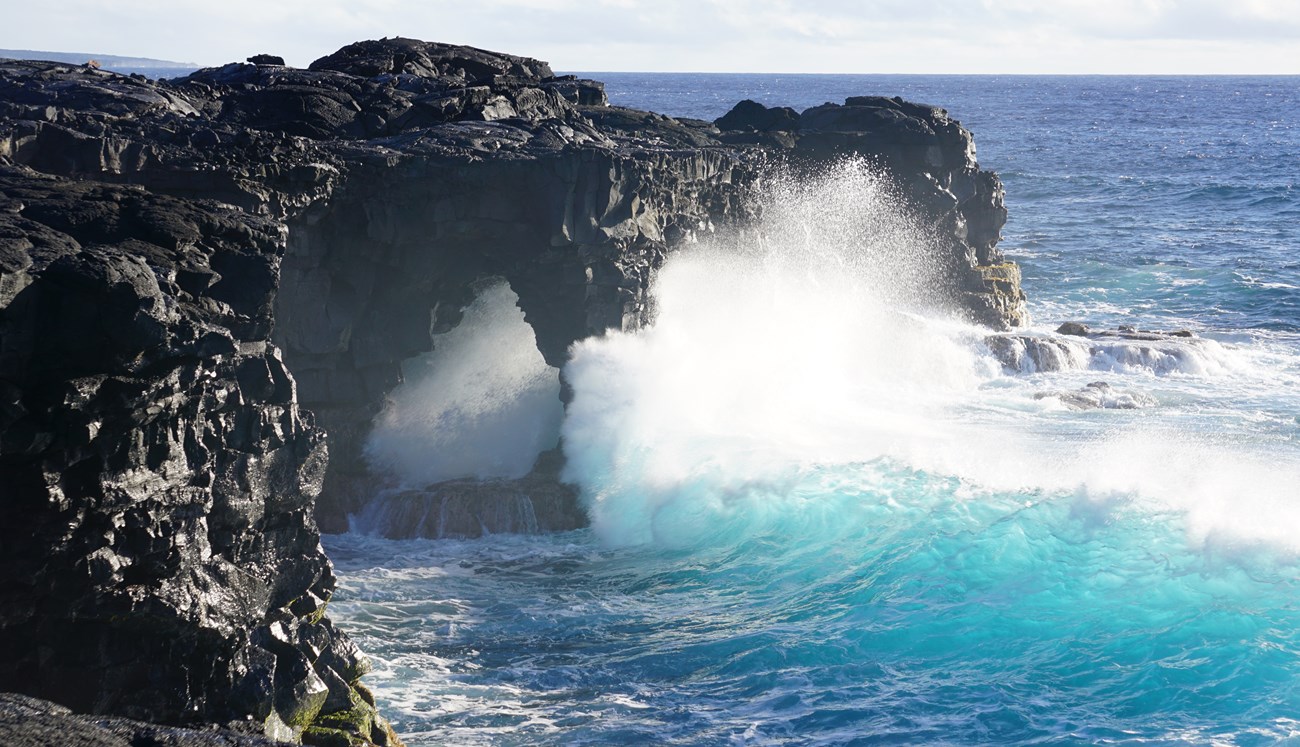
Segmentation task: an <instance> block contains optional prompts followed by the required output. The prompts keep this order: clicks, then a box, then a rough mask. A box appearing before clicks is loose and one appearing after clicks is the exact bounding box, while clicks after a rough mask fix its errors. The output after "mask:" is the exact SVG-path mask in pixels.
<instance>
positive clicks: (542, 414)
mask: <svg viewBox="0 0 1300 747" xmlns="http://www.w3.org/2000/svg"><path fill="white" fill-rule="evenodd" d="M518 300H519V297H518V296H516V295H515V293H514V291H512V290H510V286H509V285H507V284H506V283H505V281H504V280H497V281H490V282H488V283H487V284H484V285H482V286H481V287H480V288H479V290H478V295H477V297H476V298H475V300H474V302H473V303H472V304H470V306H469V307H468V308H467V309H465V316H464V319H463V321H462V322H461V323H460V325H458V326H457V327H456V328H455V329H452V330H451V331H450V332H446V333H444V334H441V335H438V336H437V337H436V338H435V342H434V350H433V352H430V353H426V354H425V355H423V356H420V357H419V358H416V359H414V360H411V361H407V362H406V364H404V365H403V370H402V374H403V378H404V381H403V383H402V384H401V385H400V386H398V387H397V388H396V389H394V390H393V392H392V393H391V394H390V395H389V401H388V404H387V406H386V407H385V408H384V411H383V412H382V413H381V414H380V415H379V417H378V418H377V419H376V421H375V426H374V430H373V431H372V432H371V435H370V437H369V438H368V440H367V442H366V457H367V459H368V460H369V461H370V463H371V465H372V468H374V469H376V470H377V471H379V472H381V473H386V474H389V475H392V476H393V477H395V478H396V479H398V480H399V481H400V482H401V483H402V484H403V485H406V486H413V487H421V486H424V485H428V484H431V483H435V482H440V481H442V480H451V479H455V478H461V477H480V478H487V477H509V478H513V477H522V476H523V475H524V474H526V473H527V472H528V470H529V469H530V468H531V467H532V466H533V462H534V461H535V460H536V459H537V455H538V454H539V453H541V452H542V451H545V450H546V449H551V448H554V447H555V444H556V441H557V439H558V437H559V426H560V420H561V419H562V418H563V417H564V408H563V406H562V405H561V403H560V378H559V371H558V370H557V369H555V368H551V367H550V366H548V365H547V364H546V361H545V360H544V359H543V358H542V354H541V353H540V352H538V350H537V341H536V339H535V338H534V336H533V331H532V328H531V327H529V326H528V324H527V322H525V321H524V315H523V312H522V311H520V310H519V308H518V307H517V306H516V303H517V301H518Z"/></svg>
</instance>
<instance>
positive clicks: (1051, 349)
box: [984, 322, 1223, 375]
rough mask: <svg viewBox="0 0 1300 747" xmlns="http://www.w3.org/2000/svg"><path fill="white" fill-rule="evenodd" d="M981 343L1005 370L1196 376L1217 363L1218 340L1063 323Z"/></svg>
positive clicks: (1187, 333)
mask: <svg viewBox="0 0 1300 747" xmlns="http://www.w3.org/2000/svg"><path fill="white" fill-rule="evenodd" d="M1063 330H1064V331H1063ZM984 345H985V347H986V348H987V349H988V351H989V352H990V353H991V354H992V355H993V356H994V357H995V358H997V360H998V361H999V362H1001V364H1002V367H1003V368H1004V369H1005V370H1006V371H1007V372H1008V373H1021V374H1032V373H1049V372H1052V371H1067V370H1078V369H1086V368H1092V369H1097V370H1103V371H1144V372H1147V373H1151V374H1156V375H1165V374H1170V373H1188V374H1202V373H1207V372H1211V371H1215V370H1218V369H1219V368H1221V367H1222V366H1223V363H1222V360H1221V352H1222V348H1221V347H1220V346H1219V345H1218V343H1216V342H1214V341H1213V340H1206V339H1203V338H1199V337H1196V336H1194V334H1193V333H1192V332H1190V331H1188V330H1178V331H1175V332H1157V331H1152V330H1138V329H1135V328H1132V327H1120V328H1119V329H1117V330H1113V331H1104V330H1103V331H1094V330H1088V328H1087V327H1085V326H1084V325H1082V324H1078V323H1075V322H1067V323H1066V324H1063V325H1061V327H1060V328H1059V329H1058V330H1057V334H1055V335H1052V334H1044V333H1038V332H1025V333H1004V334H995V335H989V336H988V337H986V338H984Z"/></svg>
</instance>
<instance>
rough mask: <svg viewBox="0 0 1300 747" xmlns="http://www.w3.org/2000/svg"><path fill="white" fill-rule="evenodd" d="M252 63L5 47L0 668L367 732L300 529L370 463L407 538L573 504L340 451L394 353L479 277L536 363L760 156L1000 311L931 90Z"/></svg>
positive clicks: (418, 52) (996, 204) (368, 424)
mask: <svg viewBox="0 0 1300 747" xmlns="http://www.w3.org/2000/svg"><path fill="white" fill-rule="evenodd" d="M258 62H260V63H263V64H231V65H227V66H225V67H221V68H213V69H207V70H202V71H199V72H197V73H195V74H193V75H191V76H188V77H186V78H182V79H178V80H173V81H168V82H160V81H150V80H146V79H143V78H139V77H135V78H132V77H125V76H120V75H115V74H112V73H108V72H104V71H100V70H95V69H92V68H86V67H75V66H68V65H60V64H55V63H43V62H0V330H3V337H0V395H2V398H0V485H3V486H4V492H3V500H2V501H0V515H2V516H3V518H4V522H3V529H0V539H2V540H3V542H0V566H3V570H4V573H3V581H0V601H3V610H4V611H3V612H0V631H2V634H0V653H3V655H4V656H3V658H4V662H3V664H0V687H5V688H12V689H15V690H19V691H23V692H28V693H32V694H36V695H42V696H46V697H49V698H52V699H54V700H56V701H59V702H63V703H66V704H68V705H72V706H74V707H76V708H78V709H83V710H89V711H94V712H112V713H120V714H128V715H133V716H137V717H142V718H149V719H160V720H166V721H173V722H181V721H222V720H228V719H232V718H234V719H239V718H252V719H254V720H256V721H257V722H258V723H260V724H263V725H264V726H265V728H266V730H268V733H273V734H277V735H288V736H299V735H301V734H303V733H304V730H306V731H307V732H311V730H312V729H317V730H320V729H326V730H329V729H335V730H338V729H343V730H344V731H346V730H348V729H351V730H352V732H353V733H354V735H355V736H357V737H358V738H360V739H364V740H369V741H372V742H377V743H382V742H383V741H384V740H386V739H388V737H387V736H386V732H385V730H384V729H383V728H382V725H381V722H379V721H376V720H374V719H373V718H370V719H369V720H363V721H364V724H361V723H360V722H358V723H354V724H353V725H352V726H346V725H340V724H341V722H340V721H338V720H337V719H335V720H333V721H330V720H328V719H326V718H325V715H327V714H330V713H339V712H342V711H346V710H349V709H353V710H355V708H358V707H360V706H358V705H357V704H358V702H359V699H360V700H364V698H363V697H362V695H361V694H359V693H363V691H362V690H361V689H359V688H358V687H357V686H356V682H357V679H358V678H359V677H360V675H361V673H362V671H363V670H364V664H363V663H362V662H361V659H360V658H359V656H358V654H357V652H356V651H355V649H353V648H352V647H351V646H350V644H348V643H347V641H346V638H344V637H343V636H342V635H341V634H340V633H338V632H337V631H335V630H333V628H332V627H331V626H330V625H329V623H328V619H327V618H325V617H323V611H324V607H323V606H324V603H325V601H326V600H327V599H328V597H329V595H330V593H331V591H332V589H333V578H332V575H331V572H330V566H329V562H328V560H327V559H326V558H325V557H324V555H323V553H322V552H321V551H320V549H319V544H318V538H319V535H318V531H317V524H316V522H315V519H319V521H320V523H321V525H322V526H324V527H325V528H327V529H328V530H331V531H341V530H343V529H345V528H346V526H347V523H346V521H347V516H348V515H349V514H354V513H357V512H359V511H361V510H362V509H363V508H364V505H365V503H366V501H367V500H369V499H370V498H371V497H373V496H374V495H375V494H376V493H377V491H378V489H380V488H383V487H385V486H387V487H395V488H402V489H406V490H413V491H417V492H422V493H423V494H426V495H434V494H436V495H438V496H442V497H440V498H438V500H440V501H443V502H444V503H445V502H448V501H450V502H451V503H453V504H455V505H456V506H458V507H460V508H458V509H457V512H458V513H457V516H458V517H459V518H457V519H456V521H455V522H452V524H445V523H444V524H443V525H440V526H441V527H442V528H441V529H437V530H428V532H426V533H433V534H437V532H446V531H447V527H448V526H452V525H453V524H454V526H455V527H456V528H455V531H454V532H451V533H452V534H456V535H465V534H472V533H474V522H475V521H477V522H479V527H478V528H479V530H488V531H491V530H492V529H493V528H492V527H488V526H485V525H483V523H482V522H483V521H489V522H490V521H493V520H492V519H490V518H489V519H483V518H482V517H492V516H499V517H504V518H501V521H503V522H507V523H510V525H511V526H512V527H517V528H521V529H524V530H528V529H530V528H538V529H553V528H565V527H568V526H573V525H576V524H579V523H581V522H582V521H583V520H584V519H583V516H582V513H581V512H580V511H578V510H576V507H575V505H574V504H573V503H572V501H571V499H570V498H566V497H565V496H566V495H571V493H568V494H566V493H564V492H562V491H557V490H554V489H552V488H554V487H555V486H556V485H557V478H556V477H555V476H556V475H558V474H559V473H560V465H556V464H550V463H548V459H552V460H553V459H554V456H551V457H547V456H546V454H547V453H550V454H552V455H553V454H554V452H545V453H544V454H543V455H542V458H541V459H539V461H538V463H537V464H536V465H535V467H534V468H533V469H531V470H530V471H529V472H528V473H527V474H526V475H525V476H523V477H518V476H508V475H493V476H492V479H494V480H499V481H501V482H499V483H496V484H497V485H499V486H500V490H499V491H498V492H499V493H500V494H501V495H507V494H508V496H515V497H508V499H507V500H505V501H504V503H502V502H500V501H498V503H500V504H501V506H504V508H500V507H499V509H500V510H496V509H493V510H487V509H483V508H482V507H483V506H484V505H487V504H488V503H491V501H492V500H494V499H491V498H487V497H484V489H483V488H482V486H478V487H475V486H470V485H466V484H464V483H457V482H454V481H455V480H464V479H467V478H466V477H464V476H462V477H452V478H451V479H452V480H453V482H452V483H447V482H446V481H443V483H439V484H441V485H443V487H441V488H438V487H436V486H435V487H434V488H431V487H430V486H428V485H420V484H402V480H401V478H400V476H398V475H394V474H393V471H392V470H390V469H387V468H385V467H384V466H383V465H382V464H379V465H378V466H377V464H376V461H375V460H374V459H368V458H367V454H366V448H365V446H366V444H367V442H368V440H369V439H371V437H372V435H373V433H374V424H375V419H376V417H377V416H379V415H380V414H381V413H382V412H384V409H385V406H386V404H387V402H388V399H389V397H390V395H392V394H393V392H394V390H395V389H396V388H397V387H398V386H399V384H401V383H402V382H403V380H404V378H405V377H406V373H405V370H406V369H409V367H410V365H411V361H413V360H416V359H419V358H420V357H421V356H423V355H424V354H426V353H428V352H429V351H430V350H434V349H436V347H437V344H438V339H439V335H443V334H446V333H448V332H449V331H452V330H454V329H456V328H457V327H458V326H459V325H460V324H461V323H462V319H463V318H464V316H465V314H466V309H467V308H469V307H470V306H471V305H472V304H473V302H474V300H475V299H476V298H477V297H479V294H480V290H481V288H482V287H483V284H484V283H485V282H486V281H488V280H490V279H498V282H501V283H504V287H506V288H508V289H509V291H510V293H512V294H513V297H514V298H515V299H517V300H516V301H515V303H516V304H517V306H518V309H519V310H520V311H521V312H522V315H523V318H524V320H525V322H526V324H527V325H528V327H529V328H530V329H531V332H532V342H533V344H534V345H535V346H536V348H537V351H538V352H539V354H540V356H541V359H542V360H543V361H544V362H545V363H546V364H549V365H550V366H552V367H558V366H560V365H562V364H563V363H564V362H565V360H566V357H567V355H568V350H569V348H570V346H571V345H572V344H573V343H574V342H575V341H579V340H582V339H584V338H587V337H591V336H597V335H602V334H604V333H605V332H606V331H607V330H611V329H614V330H627V329H633V328H637V327H640V326H643V325H645V324H646V323H647V322H648V321H650V320H651V319H652V317H653V313H654V309H653V306H652V303H651V301H650V294H649V288H650V283H651V278H652V276H653V275H654V273H655V272H656V270H657V269H658V268H659V267H661V265H662V264H663V262H664V260H665V258H666V257H667V256H668V255H669V254H670V253H671V252H673V251H674V250H676V249H677V248H679V247H682V246H685V245H687V244H691V243H694V242H697V241H698V240H699V239H700V238H701V237H707V236H708V235H710V234H713V233H715V232H719V231H723V230H730V229H732V228H743V227H744V226H747V225H749V224H751V223H752V222H753V219H754V217H755V207H754V200H753V199H752V197H753V194H754V192H755V190H756V187H758V186H759V185H760V184H761V183H762V182H763V181H764V180H765V179H766V177H767V175H768V174H769V173H770V172H771V170H772V169H774V168H781V169H786V170H790V169H793V170H796V171H797V170H799V169H817V168H818V164H825V163H827V162H829V161H832V160H836V159H839V158H841V157H846V156H847V157H860V158H866V159H868V160H870V161H871V162H872V163H874V164H876V165H877V166H878V167H879V168H880V169H883V170H884V171H885V172H886V173H888V174H889V175H890V178H891V179H892V180H893V181H895V182H896V183H897V185H898V188H899V189H898V192H899V194H901V195H902V196H903V198H904V199H905V200H906V201H907V202H908V203H909V206H910V209H911V210H912V211H913V212H914V213H915V214H916V216H918V218H919V222H920V224H922V225H924V226H925V227H926V230H927V231H928V232H929V234H928V239H927V240H929V241H932V242H937V244H939V245H941V246H943V247H945V248H946V251H947V257H948V260H947V261H946V263H945V267H946V272H945V273H944V274H942V276H940V277H939V278H938V279H937V280H936V283H938V284H941V285H943V286H944V288H943V289H942V290H944V291H945V292H946V295H948V296H949V297H950V298H951V299H952V300H953V303H954V304H955V305H956V306H957V307H959V308H961V309H964V310H965V312H966V313H967V315H968V316H970V317H971V318H973V319H975V320H978V321H981V322H984V323H986V324H989V325H991V326H995V327H1006V326H1014V325H1017V324H1019V323H1021V322H1022V320H1023V313H1024V312H1023V295H1022V294H1020V290H1019V275H1018V270H1017V268H1016V267H1015V266H1014V265H1013V264H1010V263H1007V262H1005V261H1004V259H1003V258H1002V257H1001V255H1000V253H999V252H998V251H997V249H996V246H995V245H996V241H997V238H998V232H999V230H1000V228H1001V226H1002V224H1003V222H1004V220H1005V209H1004V208H1003V206H1002V189H1001V185H1000V183H999V182H998V180H997V177H996V176H995V175H993V174H991V173H989V172H985V171H981V170H979V168H978V165H977V164H976V162H975V160H974V149H973V144H972V141H971V139H970V135H969V133H967V132H966V131H965V130H964V129H962V128H961V126H960V125H959V124H958V123H956V122H955V121H953V120H951V119H950V118H948V117H947V115H946V114H945V113H943V111H942V110H939V109H934V108H931V107H925V106H918V105H913V104H907V103H905V102H901V101H898V100H890V99H867V98H863V99H850V100H849V101H847V102H846V103H845V104H844V105H843V106H828V107H818V108H816V109H814V110H810V111H808V112H804V113H802V114H798V113H794V112H792V111H778V112H776V113H775V114H772V113H770V112H769V113H766V114H764V113H763V112H760V111H758V110H756V109H754V107H753V106H750V107H748V108H747V110H748V111H749V116H750V118H751V119H754V118H755V117H757V119H761V121H762V126H761V127H758V126H756V125H753V124H752V123H750V122H749V120H746V119H745V117H744V116H741V115H743V114H745V112H741V113H740V114H737V115H736V116H732V115H728V116H729V117H730V118H723V119H722V120H719V122H718V123H716V124H711V123H706V122H699V121H689V120H683V121H678V120H674V119H671V118H668V117H664V116H661V115H656V114H651V113H647V112H640V111H635V110H630V109H623V108H620V107H613V106H609V105H608V103H607V101H606V99H605V96H604V92H603V89H602V87H601V85H600V84H599V83H596V82H592V81H585V80H578V79H575V78H572V77H557V76H555V75H553V74H552V72H551V70H550V69H549V67H548V66H547V65H546V64H545V63H543V62H540V61H537V60H531V59H528V58H523V57H515V56H510V55H502V54H496V53H491V52H485V51H482V50H476V49H471V48H467V47H457V46H452V45H445V44H433V43H427V42H420V41H416V40H410V39H389V40H383V41H372V42H360V43H357V44H354V45H350V46H348V47H345V48H344V49H342V50H340V51H338V52H337V53H335V54H332V55H330V56H328V57H326V58H323V59H321V60H318V61H317V62H316V63H313V65H311V67H310V68H309V69H307V70H300V69H293V68H288V67H285V66H283V65H280V64H275V63H277V62H278V61H277V60H275V59H274V58H271V57H264V58H259V60H258ZM760 108H761V107H760ZM733 114H734V113H733ZM560 396H561V398H563V390H562V389H561V395H560ZM326 434H328V458H327V447H326V441H327V435H326ZM543 441H544V439H543ZM544 446H545V444H544V443H541V441H539V445H538V448H543V447H544ZM444 476H445V475H444ZM468 479H472V477H471V478H468ZM543 483H545V484H546V485H549V486H550V487H546V488H543V487H539V486H541V485H542V484H543ZM529 486H531V487H529ZM525 489H526V490H528V491H533V492H534V493H536V494H537V495H538V496H544V499H543V500H534V499H533V498H532V497H530V496H531V494H523V495H524V498H525V499H527V500H528V501H529V503H528V505H527V506H524V505H523V504H521V503H519V500H518V498H517V496H518V495H520V493H519V491H521V490H525ZM489 492H490V491H489ZM530 512H531V513H530ZM539 512H541V513H539ZM314 517H315V518H314ZM363 710H364V709H363ZM371 712H373V709H371ZM358 724H360V725H358ZM313 738H318V739H325V738H326V737H323V736H319V734H318V735H317V737H313Z"/></svg>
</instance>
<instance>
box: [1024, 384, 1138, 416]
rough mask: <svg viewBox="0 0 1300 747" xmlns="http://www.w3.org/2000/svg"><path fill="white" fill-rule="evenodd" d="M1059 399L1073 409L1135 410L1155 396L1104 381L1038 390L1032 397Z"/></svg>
mask: <svg viewBox="0 0 1300 747" xmlns="http://www.w3.org/2000/svg"><path fill="white" fill-rule="evenodd" d="M1051 398H1055V399H1059V400H1060V401H1061V404H1063V405H1065V406H1066V407H1069V408H1070V409H1073V410H1091V409H1106V410H1136V409H1139V408H1142V407H1152V406H1154V405H1155V404H1156V400H1155V397H1152V396H1151V395H1149V394H1147V393H1146V392H1139V391H1136V390H1131V389H1117V388H1115V387H1113V386H1111V385H1110V384H1108V383H1106V382H1104V381H1094V382H1092V383H1091V384H1088V385H1087V386H1085V387H1083V388H1082V389H1077V390H1074V391H1058V392H1038V393H1036V394H1035V395H1034V399H1051Z"/></svg>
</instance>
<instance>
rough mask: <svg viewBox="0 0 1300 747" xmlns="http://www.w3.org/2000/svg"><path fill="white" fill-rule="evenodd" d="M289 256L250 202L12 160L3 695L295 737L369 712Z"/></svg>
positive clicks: (0, 337)
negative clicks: (30, 167)
mask: <svg viewBox="0 0 1300 747" xmlns="http://www.w3.org/2000/svg"><path fill="white" fill-rule="evenodd" d="M283 248H284V232H283V230H282V228H281V227H280V226H279V225H277V224H276V223H274V222H273V221H269V220H266V219H263V218H258V217H256V216H252V215H249V214H247V213H245V212H242V211H239V210H236V209H234V208H231V207H229V206H222V205H218V204H215V203H200V202H194V201H186V200H179V199H174V198H169V197H165V196H162V195H157V194H153V193H150V192H147V191H145V190H143V189H141V188H139V187H131V186H115V185H107V184H103V183H96V182H68V181H66V180H63V179H57V178H53V177H43V176H39V175H36V174H34V173H32V172H30V171H26V170H19V169H15V168H13V167H0V289H3V290H2V291H0V486H3V487H2V488H0V494H2V496H3V498H2V499H0V526H3V530H0V568H2V569H3V574H0V662H2V663H0V690H4V689H8V690H17V691H21V692H25V693H28V694H32V695H38V696H41V697H47V698H51V699H54V700H57V701H58V702H60V703H62V704H64V705H67V706H70V707H72V708H75V709H76V710H78V711H84V712H90V713H114V714H120V715H125V716H132V717H137V718H144V719H154V720H161V721H164V722H168V723H187V722H195V721H198V722H205V723H206V722H225V721H230V720H243V719H250V718H251V719H253V720H255V721H256V722H258V723H259V724H261V725H262V727H263V728H264V730H265V731H266V733H268V734H271V735H273V736H277V737H280V738H286V739H295V738H296V737H297V736H298V735H299V734H300V733H301V732H302V730H303V729H304V728H305V727H307V726H308V725H310V724H311V723H312V722H313V721H314V720H316V719H317V717H318V716H320V715H321V714H322V713H328V712H330V711H337V710H340V709H344V710H346V709H349V708H351V707H352V702H351V701H352V699H353V698H354V697H355V692H356V686H357V685H356V683H357V680H358V679H359V677H360V676H361V675H362V674H363V673H364V672H365V670H366V668H367V666H368V665H367V663H366V661H365V660H364V658H362V657H361V656H360V654H359V653H358V652H357V650H356V648H355V647H354V646H353V645H352V644H351V643H350V642H349V641H348V640H347V638H346V637H345V636H343V635H342V634H340V633H338V632H337V631H336V630H335V629H334V628H333V626H332V625H331V624H330V622H329V620H328V619H325V618H323V614H324V611H325V604H326V602H327V601H328V600H329V597H330V595H331V594H332V592H333V589H334V576H333V573H332V571H331V568H330V564H329V560H328V559H327V558H326V557H325V554H324V552H323V551H322V550H321V547H320V535H319V532H318V531H317V529H316V525H315V522H314V521H313V518H312V512H313V508H314V499H315V497H316V495H317V494H318V493H319V491H320V486H321V482H322V480H323V479H324V473H325V466H326V461H327V460H326V449H325V439H324V434H323V433H322V432H321V431H320V430H319V429H318V428H316V427H315V425H314V423H313V421H312V418H311V416H310V414H308V413H306V412H304V411H302V410H300V408H299V407H298V405H297V402H296V395H295V385H294V381H293V378H292V377H291V376H290V375H289V372H288V370H287V369H286V368H285V365H284V362H283V361H282V360H281V356H280V353H279V351H278V350H277V349H276V348H275V347H274V346H272V345H271V344H270V343H269V342H268V339H267V338H268V336H269V334H270V331H271V327H272V319H271V310H272V297H273V295H274V293H275V288H276V282H277V276H278V268H279V262H280V256H281V255H282V254H283ZM365 736H367V737H369V736H370V735H369V734H367V735H365Z"/></svg>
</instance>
